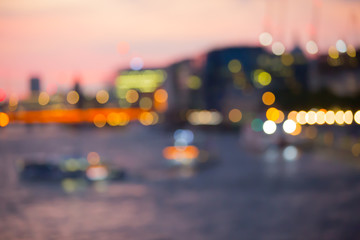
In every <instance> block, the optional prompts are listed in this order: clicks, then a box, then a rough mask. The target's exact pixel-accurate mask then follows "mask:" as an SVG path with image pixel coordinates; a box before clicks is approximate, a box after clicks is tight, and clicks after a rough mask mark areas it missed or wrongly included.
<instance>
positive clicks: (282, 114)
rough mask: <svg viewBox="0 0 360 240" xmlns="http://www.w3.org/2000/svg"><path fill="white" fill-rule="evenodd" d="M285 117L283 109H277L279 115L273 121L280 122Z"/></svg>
mask: <svg viewBox="0 0 360 240" xmlns="http://www.w3.org/2000/svg"><path fill="white" fill-rule="evenodd" d="M284 119H285V114H284V112H283V111H281V110H279V117H278V118H277V119H276V120H275V123H282V121H284Z"/></svg>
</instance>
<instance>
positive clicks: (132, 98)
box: [125, 89, 139, 103]
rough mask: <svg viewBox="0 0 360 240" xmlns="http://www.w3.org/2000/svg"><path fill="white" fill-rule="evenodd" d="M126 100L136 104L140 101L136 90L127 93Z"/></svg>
mask: <svg viewBox="0 0 360 240" xmlns="http://www.w3.org/2000/svg"><path fill="white" fill-rule="evenodd" d="M125 99H126V101H127V102H129V103H136V102H137V100H138V99H139V93H138V92H137V91H136V90H134V89H130V90H129V91H127V92H126V95H125Z"/></svg>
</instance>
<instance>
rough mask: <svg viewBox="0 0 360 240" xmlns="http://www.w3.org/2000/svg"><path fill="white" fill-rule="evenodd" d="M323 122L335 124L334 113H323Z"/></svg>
mask: <svg viewBox="0 0 360 240" xmlns="http://www.w3.org/2000/svg"><path fill="white" fill-rule="evenodd" d="M325 122H326V123H327V124H329V125H331V124H334V123H335V112H334V111H327V112H326V113H325Z"/></svg>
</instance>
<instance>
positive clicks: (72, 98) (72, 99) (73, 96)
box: [66, 91, 80, 105]
mask: <svg viewBox="0 0 360 240" xmlns="http://www.w3.org/2000/svg"><path fill="white" fill-rule="evenodd" d="M79 99H80V96H79V94H78V93H77V92H76V91H70V92H69V93H68V94H67V96H66V100H67V102H68V103H70V104H72V105H74V104H76V103H77V102H78V101H79Z"/></svg>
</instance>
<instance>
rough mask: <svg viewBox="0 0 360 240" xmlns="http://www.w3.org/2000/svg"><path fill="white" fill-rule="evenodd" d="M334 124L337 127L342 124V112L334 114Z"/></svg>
mask: <svg viewBox="0 0 360 240" xmlns="http://www.w3.org/2000/svg"><path fill="white" fill-rule="evenodd" d="M335 122H336V123H337V124H339V125H342V124H344V111H341V110H340V111H337V112H336V113H335Z"/></svg>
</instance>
